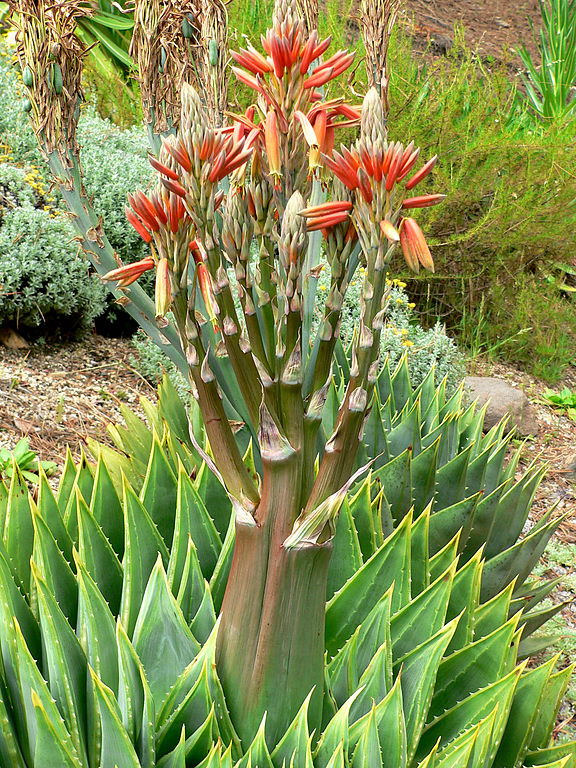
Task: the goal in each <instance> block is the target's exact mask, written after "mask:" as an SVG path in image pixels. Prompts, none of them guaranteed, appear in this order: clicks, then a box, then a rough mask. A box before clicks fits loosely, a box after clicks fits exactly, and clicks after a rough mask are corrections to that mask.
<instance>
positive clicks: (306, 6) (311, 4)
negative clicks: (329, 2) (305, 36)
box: [298, 0, 318, 33]
mask: <svg viewBox="0 0 576 768" xmlns="http://www.w3.org/2000/svg"><path fill="white" fill-rule="evenodd" d="M298 6H299V8H300V10H301V12H302V16H303V17H304V23H305V24H306V30H307V32H308V33H310V32H312V30H313V29H318V0H298Z"/></svg>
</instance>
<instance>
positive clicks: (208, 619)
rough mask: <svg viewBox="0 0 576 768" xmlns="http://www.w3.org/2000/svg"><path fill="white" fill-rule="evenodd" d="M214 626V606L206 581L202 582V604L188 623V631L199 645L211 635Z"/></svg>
mask: <svg viewBox="0 0 576 768" xmlns="http://www.w3.org/2000/svg"><path fill="white" fill-rule="evenodd" d="M215 625H216V612H215V610H214V604H213V603H212V595H211V594H210V586H209V584H208V582H207V581H205V582H204V596H203V598H202V602H201V603H200V606H199V608H198V610H197V611H196V613H195V614H194V617H193V618H192V621H191V622H190V630H191V632H192V634H193V635H194V638H195V639H196V640H197V641H198V642H199V643H200V644H204V643H205V642H206V641H207V640H208V638H209V636H210V634H211V633H212V631H213V629H214V627H215Z"/></svg>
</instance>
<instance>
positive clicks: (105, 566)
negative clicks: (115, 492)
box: [76, 493, 122, 615]
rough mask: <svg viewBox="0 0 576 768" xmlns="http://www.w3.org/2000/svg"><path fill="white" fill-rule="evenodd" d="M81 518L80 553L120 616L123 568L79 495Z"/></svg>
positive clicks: (114, 612) (109, 602) (111, 607)
mask: <svg viewBox="0 0 576 768" xmlns="http://www.w3.org/2000/svg"><path fill="white" fill-rule="evenodd" d="M76 514H77V516H78V553H79V556H80V559H81V560H82V562H83V563H84V565H85V566H86V568H87V569H88V572H89V573H90V575H91V576H92V578H93V579H94V581H95V582H96V584H97V585H98V589H99V590H100V592H101V593H102V595H103V596H104V599H105V600H106V601H107V603H108V604H109V606H110V610H111V611H112V612H113V614H114V615H117V614H118V610H119V608H120V598H121V595H122V566H121V565H120V563H119V561H118V558H117V557H116V554H115V552H114V550H113V549H112V547H111V545H110V542H109V541H108V539H107V538H106V536H105V535H104V532H103V531H102V528H101V527H100V526H99V525H98V523H97V521H96V519H95V518H94V516H93V515H92V512H91V510H90V509H89V508H88V507H87V506H86V503H85V501H84V499H83V498H82V496H80V494H79V493H77V495H76Z"/></svg>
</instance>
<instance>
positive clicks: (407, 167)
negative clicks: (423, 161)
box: [398, 147, 420, 181]
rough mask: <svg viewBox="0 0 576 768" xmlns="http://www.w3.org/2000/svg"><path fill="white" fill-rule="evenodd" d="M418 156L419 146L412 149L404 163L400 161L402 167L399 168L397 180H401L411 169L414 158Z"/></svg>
mask: <svg viewBox="0 0 576 768" xmlns="http://www.w3.org/2000/svg"><path fill="white" fill-rule="evenodd" d="M419 156H420V147H418V148H417V149H415V150H414V152H412V154H411V155H410V157H409V158H408V160H407V161H406V162H405V163H402V168H400V173H399V174H398V181H402V180H403V179H404V178H405V177H406V176H407V175H408V174H409V173H410V171H411V170H412V167H413V166H414V164H415V162H416V160H418V157H419Z"/></svg>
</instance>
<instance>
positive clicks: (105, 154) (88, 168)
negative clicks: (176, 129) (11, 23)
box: [0, 45, 153, 335]
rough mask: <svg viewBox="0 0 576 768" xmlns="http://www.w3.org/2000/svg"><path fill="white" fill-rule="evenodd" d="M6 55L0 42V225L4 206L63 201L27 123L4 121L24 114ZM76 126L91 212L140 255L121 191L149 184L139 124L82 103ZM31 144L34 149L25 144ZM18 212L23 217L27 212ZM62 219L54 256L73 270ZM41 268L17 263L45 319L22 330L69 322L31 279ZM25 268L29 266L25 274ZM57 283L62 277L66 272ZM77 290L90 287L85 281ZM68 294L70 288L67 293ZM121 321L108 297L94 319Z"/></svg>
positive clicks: (116, 240)
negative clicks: (0, 154) (0, 152)
mask: <svg viewBox="0 0 576 768" xmlns="http://www.w3.org/2000/svg"><path fill="white" fill-rule="evenodd" d="M1 54H5V55H3V56H2V55H1ZM11 59H12V55H11V53H10V49H9V48H8V47H6V46H5V45H0V81H2V82H3V83H4V84H5V86H6V87H5V89H1V90H0V142H4V143H5V146H6V148H7V149H6V160H5V162H2V163H0V230H1V227H2V221H3V219H2V216H3V212H4V211H6V210H15V209H16V208H21V207H23V206H24V207H28V208H29V207H30V206H32V207H34V208H37V209H39V210H42V212H43V213H44V211H46V218H47V219H48V214H50V213H52V214H54V213H55V212H56V209H57V207H58V206H59V205H61V197H60V195H59V192H58V190H57V189H52V188H50V180H49V179H48V178H47V174H46V170H45V167H44V163H43V161H42V158H41V157H40V153H39V152H38V149H37V141H36V138H35V136H34V133H33V131H32V130H31V128H30V127H29V126H28V125H26V126H22V128H21V130H19V129H17V130H16V131H13V129H12V128H11V127H10V126H11V125H12V126H13V125H17V126H18V125H19V124H20V123H21V120H22V116H23V115H24V113H23V112H22V103H23V102H22V99H21V94H20V100H19V98H18V89H19V88H20V89H21V87H22V86H21V84H20V85H19V84H18V78H17V72H16V70H15V68H14V66H13V64H12V60H11ZM78 133H79V140H80V142H81V144H82V149H81V153H80V160H81V163H82V167H83V170H84V184H85V188H86V190H87V192H88V194H90V195H91V196H92V203H93V206H94V210H95V215H96V216H98V217H100V216H101V217H102V218H103V219H104V220H106V222H107V231H108V232H109V236H110V239H111V242H112V243H113V245H114V247H115V248H116V249H117V251H118V253H119V254H120V255H121V257H122V258H123V259H126V260H131V259H133V260H136V259H139V258H142V256H143V255H144V250H145V245H144V244H143V243H142V240H141V239H140V238H139V237H138V235H137V234H136V233H135V232H134V230H133V228H132V227H131V226H130V225H129V224H128V222H127V221H126V219H125V217H124V215H123V213H122V207H123V204H124V201H125V199H126V194H127V193H128V192H129V191H130V190H131V189H133V188H134V186H136V185H139V184H142V185H145V184H147V183H148V181H149V178H150V171H151V169H150V166H149V163H148V160H147V158H146V153H145V151H144V150H143V149H142V145H143V141H144V140H145V132H144V131H143V130H142V129H141V128H132V129H129V130H120V129H119V128H117V127H116V126H114V125H112V124H111V123H110V122H109V121H107V120H102V119H101V118H99V117H98V116H97V115H96V114H95V111H94V109H93V108H87V109H85V110H84V112H83V115H82V118H81V121H80V127H79V132H78ZM32 146H33V147H34V151H33V150H32V149H31V147H32ZM20 216H21V217H23V216H25V214H20ZM60 221H62V225H63V226H64V227H65V229H66V233H67V238H68V239H67V240H66V241H64V242H62V243H61V244H60V246H59V247H60V248H61V253H62V256H61V258H60V262H61V264H62V268H64V265H66V264H70V263H73V264H74V267H73V268H72V272H73V273H74V274H75V273H76V270H77V269H78V268H79V267H80V266H81V265H80V263H77V254H78V247H77V245H76V244H75V242H74V240H73V239H72V235H73V232H72V230H70V228H69V226H68V225H67V224H66V222H65V220H64V219H62V218H61V219H60ZM55 222H56V220H55V219H54V220H53V221H52V222H51V223H49V224H48V226H49V227H51V228H54V227H57V226H58V225H57V224H56V223H55ZM6 236H8V233H6ZM14 236H15V235H14ZM17 242H18V241H17ZM16 248H18V245H16ZM7 263H9V262H7ZM42 269H43V267H42V261H40V263H36V262H35V260H34V259H31V258H23V259H22V260H21V262H20V264H19V267H18V272H19V274H20V282H21V284H22V285H24V284H28V285H29V288H28V300H29V301H30V302H33V301H34V296H33V294H32V292H33V290H34V289H37V290H38V301H37V304H38V306H40V307H41V309H42V315H43V319H42V317H39V319H40V321H41V325H36V324H34V325H33V326H32V327H30V326H29V327H28V329H27V330H28V334H31V333H32V334H36V333H37V332H38V331H39V330H40V329H41V331H40V332H41V333H43V334H50V335H53V334H58V333H61V332H62V330H64V329H65V328H66V326H67V325H68V323H67V321H66V317H67V315H66V311H65V309H64V308H63V307H61V306H60V305H59V304H58V303H56V304H55V305H54V307H51V305H50V303H49V302H50V291H51V289H49V288H48V289H47V288H46V286H45V284H44V282H42V281H40V282H39V281H38V279H37V275H38V271H39V270H42ZM28 273H30V274H29V278H28ZM48 274H50V270H49V271H48ZM83 282H84V281H83ZM63 284H64V285H66V279H65V278H64V282H63ZM90 286H91V288H92V291H93V293H94V296H100V295H101V294H102V287H101V284H100V282H99V281H98V280H97V279H95V278H92V279H91V280H90ZM145 288H146V289H147V290H148V291H149V292H152V290H153V286H152V285H147V286H145ZM83 290H84V291H86V290H89V289H88V287H87V286H83ZM74 294H75V290H74V289H73V290H72V295H74ZM97 308H99V310H101V301H98V302H97V303H96V304H95V306H94V308H92V307H90V306H89V305H88V306H86V308H85V314H86V316H87V322H86V323H84V324H83V327H87V326H88V325H89V324H90V323H91V322H92V320H93V319H94V316H95V314H97V313H96V311H95V310H96V309H97ZM52 309H53V310H54V311H52ZM2 310H3V313H2V314H3V321H4V322H8V323H12V324H16V323H19V321H20V316H19V314H18V305H17V304H15V303H13V302H12V303H8V302H7V303H5V304H4V305H3V307H2ZM72 311H73V309H72ZM11 313H15V314H11ZM37 319H38V318H37ZM127 321H128V323H129V322H130V320H129V318H128V316H127V315H126V313H124V312H119V311H118V310H117V309H115V308H114V306H110V305H109V304H108V306H107V308H106V310H105V312H104V314H99V320H98V325H99V328H112V329H113V331H114V332H115V333H118V334H119V333H125V332H126V330H128V331H131V330H132V328H133V325H132V326H128V324H127ZM127 326H128V327H127Z"/></svg>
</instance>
